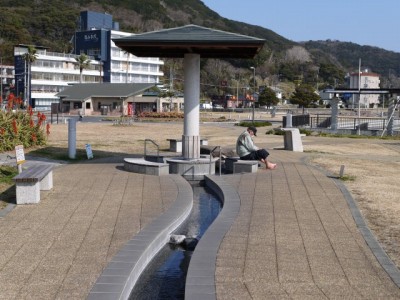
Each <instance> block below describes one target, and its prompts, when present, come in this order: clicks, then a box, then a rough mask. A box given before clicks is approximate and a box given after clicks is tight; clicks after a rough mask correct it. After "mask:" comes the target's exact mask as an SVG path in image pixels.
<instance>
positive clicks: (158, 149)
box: [144, 139, 160, 157]
mask: <svg viewBox="0 0 400 300" xmlns="http://www.w3.org/2000/svg"><path fill="white" fill-rule="evenodd" d="M147 142H151V143H152V144H153V145H154V146H156V147H157V156H160V146H159V145H158V144H157V143H156V142H154V141H153V140H151V139H145V140H144V156H145V157H146V156H147Z"/></svg>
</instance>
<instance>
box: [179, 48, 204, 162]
mask: <svg viewBox="0 0 400 300" xmlns="http://www.w3.org/2000/svg"><path fill="white" fill-rule="evenodd" d="M183 65H184V78H185V86H184V95H185V107H184V116H185V117H184V130H183V136H182V155H183V158H185V159H197V158H200V136H199V132H200V131H199V127H200V125H199V122H200V108H199V106H200V55H199V54H191V53H187V54H185V57H184V63H183Z"/></svg>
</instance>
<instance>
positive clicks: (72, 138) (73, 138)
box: [68, 119, 76, 159]
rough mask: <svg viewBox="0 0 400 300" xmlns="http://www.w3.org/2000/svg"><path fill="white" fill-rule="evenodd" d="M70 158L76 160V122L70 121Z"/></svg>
mask: <svg viewBox="0 0 400 300" xmlns="http://www.w3.org/2000/svg"><path fill="white" fill-rule="evenodd" d="M68 157H69V158H70V159H75V158H76V120H75V119H69V120H68Z"/></svg>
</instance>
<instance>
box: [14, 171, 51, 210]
mask: <svg viewBox="0 0 400 300" xmlns="http://www.w3.org/2000/svg"><path fill="white" fill-rule="evenodd" d="M13 180H14V182H15V186H16V202H17V204H31V203H39V202H40V191H41V190H42V191H43V190H46V191H47V190H51V189H52V188H53V165H49V164H46V165H34V166H32V167H30V168H28V169H25V170H23V171H22V172H21V173H20V174H18V175H17V176H15V177H14V178H13Z"/></svg>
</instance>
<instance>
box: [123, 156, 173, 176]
mask: <svg viewBox="0 0 400 300" xmlns="http://www.w3.org/2000/svg"><path fill="white" fill-rule="evenodd" d="M124 169H125V170H126V171H129V172H133V173H139V174H147V175H156V176H160V175H168V174H169V164H167V163H162V162H153V161H147V160H145V159H144V158H125V159H124Z"/></svg>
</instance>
